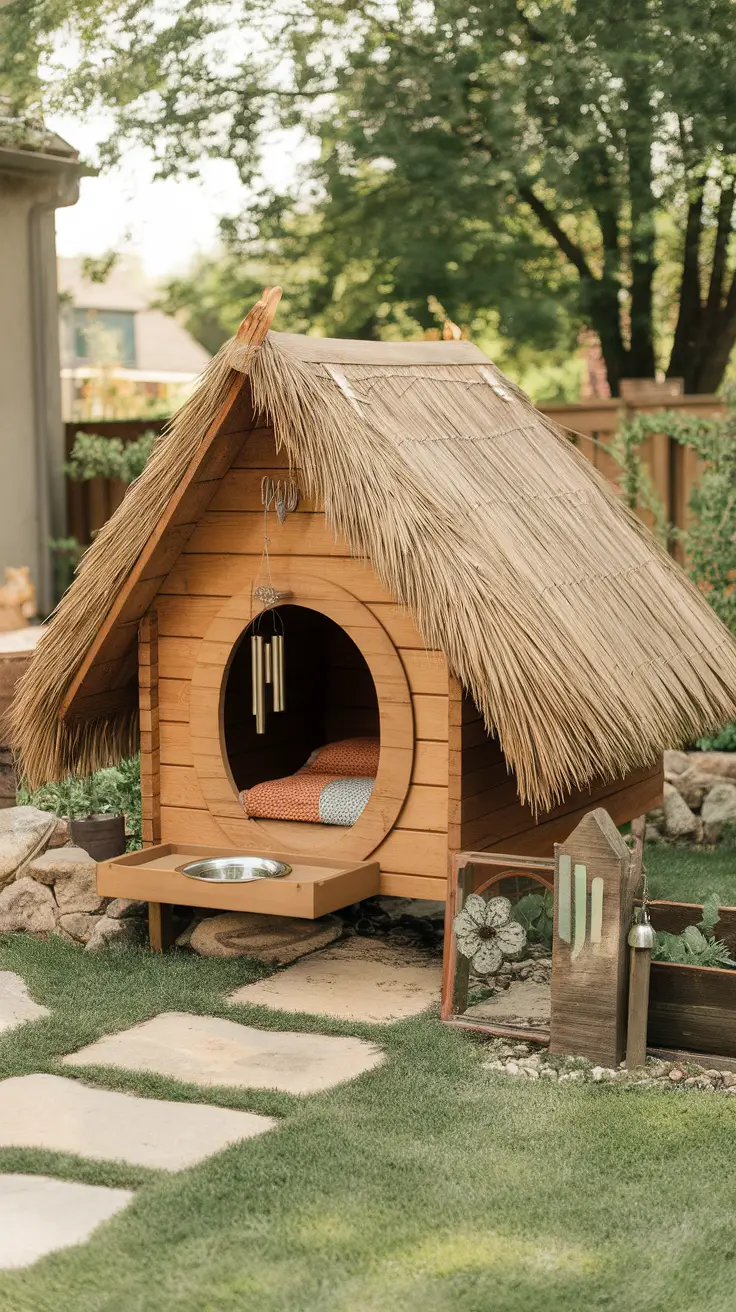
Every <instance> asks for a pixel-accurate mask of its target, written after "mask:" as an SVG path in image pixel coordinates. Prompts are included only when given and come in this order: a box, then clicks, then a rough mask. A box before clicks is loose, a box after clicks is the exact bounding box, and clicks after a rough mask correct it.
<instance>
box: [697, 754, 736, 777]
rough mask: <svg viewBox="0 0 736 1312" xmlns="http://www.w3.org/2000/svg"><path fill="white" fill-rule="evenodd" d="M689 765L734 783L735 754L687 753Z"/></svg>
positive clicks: (735, 773) (735, 772) (735, 771)
mask: <svg viewBox="0 0 736 1312" xmlns="http://www.w3.org/2000/svg"><path fill="white" fill-rule="evenodd" d="M688 756H689V758H690V763H691V765H697V767H698V769H699V770H703V771H704V772H705V773H706V774H716V775H720V776H721V778H723V779H731V780H732V781H733V782H734V783H736V752H688Z"/></svg>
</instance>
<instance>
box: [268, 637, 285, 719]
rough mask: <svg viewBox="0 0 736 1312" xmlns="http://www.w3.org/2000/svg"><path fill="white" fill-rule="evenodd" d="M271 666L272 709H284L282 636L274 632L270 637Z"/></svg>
mask: <svg viewBox="0 0 736 1312" xmlns="http://www.w3.org/2000/svg"><path fill="white" fill-rule="evenodd" d="M271 651H272V656H271V667H272V678H273V709H274V711H285V710H286V672H285V669H284V637H283V634H281V633H274V635H273V638H272V639H271Z"/></svg>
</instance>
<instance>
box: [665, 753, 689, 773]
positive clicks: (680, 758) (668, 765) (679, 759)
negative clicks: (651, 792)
mask: <svg viewBox="0 0 736 1312" xmlns="http://www.w3.org/2000/svg"><path fill="white" fill-rule="evenodd" d="M689 765H690V757H689V756H688V754H687V752H665V754H664V777H665V779H669V777H670V775H673V776H676V775H678V774H682V773H683V771H684V770H687V769H688V767H689Z"/></svg>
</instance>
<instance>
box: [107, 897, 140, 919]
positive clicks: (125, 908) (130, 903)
mask: <svg viewBox="0 0 736 1312" xmlns="http://www.w3.org/2000/svg"><path fill="white" fill-rule="evenodd" d="M105 915H106V916H109V917H110V919H111V920H130V919H132V918H133V917H137V918H139V919H142V918H143V917H144V916H147V915H148V904H147V903H146V902H136V901H135V900H134V899H133V898H129V897H114V898H113V899H112V902H109V903H108V906H107V910H106V912H105Z"/></svg>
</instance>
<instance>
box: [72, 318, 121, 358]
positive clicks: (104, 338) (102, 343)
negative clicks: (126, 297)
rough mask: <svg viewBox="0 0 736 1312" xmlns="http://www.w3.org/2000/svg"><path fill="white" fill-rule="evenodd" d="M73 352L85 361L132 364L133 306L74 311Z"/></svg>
mask: <svg viewBox="0 0 736 1312" xmlns="http://www.w3.org/2000/svg"><path fill="white" fill-rule="evenodd" d="M74 355H75V358H76V359H77V360H79V361H80V362H81V361H85V362H86V363H88V364H120V365H126V366H128V367H129V368H130V367H134V366H135V314H134V313H133V311H132V310H81V309H75V311H74Z"/></svg>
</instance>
